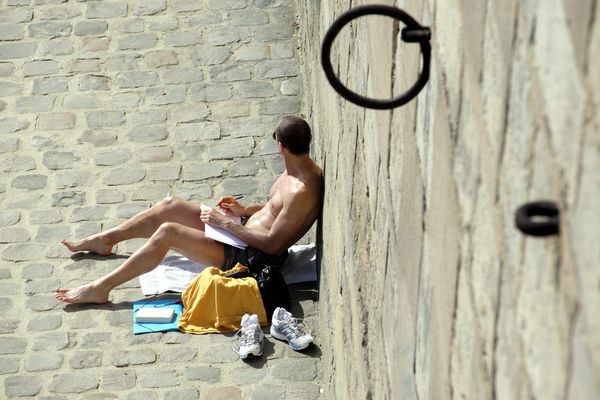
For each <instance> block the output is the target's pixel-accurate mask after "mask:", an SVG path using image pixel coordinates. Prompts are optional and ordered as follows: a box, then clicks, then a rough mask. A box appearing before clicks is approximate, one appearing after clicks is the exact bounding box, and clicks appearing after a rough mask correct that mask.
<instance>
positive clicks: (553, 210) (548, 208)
mask: <svg viewBox="0 0 600 400" xmlns="http://www.w3.org/2000/svg"><path fill="white" fill-rule="evenodd" d="M559 214H560V213H559V211H558V206H557V205H556V203H553V202H551V201H534V202H532V203H527V204H524V205H522V206H521V207H519V208H518V209H517V212H516V215H515V223H516V225H517V228H519V230H520V231H521V232H523V233H524V234H526V235H531V236H551V235H557V234H559ZM533 217H545V218H543V220H542V221H539V220H536V221H534V220H532V218H533Z"/></svg>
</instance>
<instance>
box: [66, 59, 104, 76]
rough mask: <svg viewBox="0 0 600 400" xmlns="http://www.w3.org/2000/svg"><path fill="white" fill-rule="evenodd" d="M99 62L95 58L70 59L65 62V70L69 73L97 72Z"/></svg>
mask: <svg viewBox="0 0 600 400" xmlns="http://www.w3.org/2000/svg"><path fill="white" fill-rule="evenodd" d="M100 64H101V62H100V60H98V59H95V58H93V59H80V60H71V61H69V62H68V63H67V67H66V72H67V73H68V74H71V75H72V74H81V73H85V72H97V71H99V70H100Z"/></svg>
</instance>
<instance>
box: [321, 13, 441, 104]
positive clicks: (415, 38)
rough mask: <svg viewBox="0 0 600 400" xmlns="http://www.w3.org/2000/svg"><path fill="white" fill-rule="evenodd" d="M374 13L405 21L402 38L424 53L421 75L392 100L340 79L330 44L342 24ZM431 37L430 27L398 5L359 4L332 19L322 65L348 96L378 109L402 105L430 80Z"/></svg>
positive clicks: (329, 76)
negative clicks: (360, 90) (369, 94)
mask: <svg viewBox="0 0 600 400" xmlns="http://www.w3.org/2000/svg"><path fill="white" fill-rule="evenodd" d="M371 14H375V15H384V16H388V17H392V18H394V19H398V20H400V21H402V22H403V23H404V24H405V25H406V27H405V28H403V29H402V41H404V42H406V43H419V45H420V46H421V53H422V54H423V69H422V70H421V73H420V75H419V79H417V81H416V82H415V84H414V85H413V86H412V87H411V88H410V89H408V90H407V91H406V92H404V93H403V94H401V95H400V96H398V97H395V98H393V99H389V100H378V99H371V98H368V97H365V96H361V95H359V94H357V93H355V92H353V91H351V90H350V89H348V88H347V87H346V86H344V84H342V82H340V80H339V79H338V77H337V76H336V75H335V73H334V71H333V67H332V65H331V47H332V45H333V41H334V39H335V38H336V36H337V35H338V34H339V33H340V31H341V30H342V28H343V27H344V26H346V24H348V23H350V22H351V21H352V20H354V19H356V18H359V17H362V16H364V15H371ZM430 38H431V31H430V30H429V28H428V27H424V26H422V25H420V24H419V23H418V22H417V21H416V20H415V19H414V18H413V17H411V16H410V15H408V14H407V13H406V12H405V11H403V10H401V9H399V8H396V7H391V6H386V5H381V4H372V5H366V6H360V7H356V8H353V9H351V10H348V11H346V12H345V13H343V14H342V15H340V17H339V18H338V19H337V20H335V21H334V22H333V24H332V25H331V27H329V30H328V31H327V33H326V34H325V38H324V39H323V46H322V47H321V64H322V65H323V70H324V71H325V76H327V79H328V80H329V83H330V84H331V86H333V88H334V89H335V91H336V92H338V93H339V94H340V95H341V96H342V97H344V98H345V99H346V100H348V101H351V102H352V103H354V104H357V105H359V106H362V107H365V108H374V109H377V110H387V109H391V108H395V107H400V106H402V105H404V104H406V103H408V102H409V101H411V100H412V99H413V98H414V97H415V96H416V95H417V94H419V92H420V91H421V89H423V87H424V86H425V84H426V83H427V81H428V80H429V67H430V64H431V45H430V44H429V39H430Z"/></svg>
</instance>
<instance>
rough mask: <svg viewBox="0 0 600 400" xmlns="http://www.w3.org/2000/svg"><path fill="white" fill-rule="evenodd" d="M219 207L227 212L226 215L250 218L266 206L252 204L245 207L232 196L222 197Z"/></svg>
mask: <svg viewBox="0 0 600 400" xmlns="http://www.w3.org/2000/svg"><path fill="white" fill-rule="evenodd" d="M217 206H218V207H221V208H222V209H223V211H225V214H226V215H235V216H236V217H250V216H251V215H253V214H254V213H256V212H257V211H258V210H260V209H261V208H263V207H264V204H250V205H247V206H243V205H241V204H240V203H238V201H237V200H236V199H235V198H234V197H232V196H225V197H221V198H220V199H219V201H218V202H217Z"/></svg>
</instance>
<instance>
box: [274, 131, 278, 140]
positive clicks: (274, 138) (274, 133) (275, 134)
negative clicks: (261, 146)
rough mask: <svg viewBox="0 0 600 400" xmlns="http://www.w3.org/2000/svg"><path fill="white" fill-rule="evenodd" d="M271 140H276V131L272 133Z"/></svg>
mask: <svg viewBox="0 0 600 400" xmlns="http://www.w3.org/2000/svg"><path fill="white" fill-rule="evenodd" d="M273 140H277V131H273Z"/></svg>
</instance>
